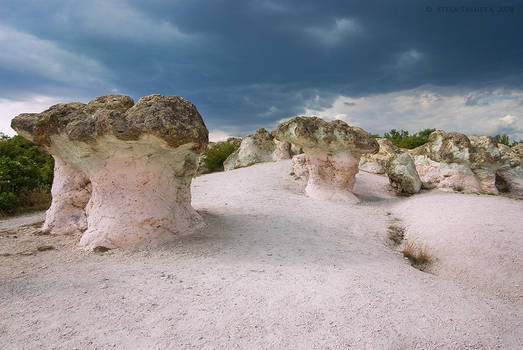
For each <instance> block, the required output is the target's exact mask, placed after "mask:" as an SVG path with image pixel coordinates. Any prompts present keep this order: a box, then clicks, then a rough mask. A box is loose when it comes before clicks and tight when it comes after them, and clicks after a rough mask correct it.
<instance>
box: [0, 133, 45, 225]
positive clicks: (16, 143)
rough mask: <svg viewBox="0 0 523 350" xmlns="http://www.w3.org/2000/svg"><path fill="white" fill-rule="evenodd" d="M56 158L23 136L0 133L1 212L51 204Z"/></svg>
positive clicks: (9, 213)
mask: <svg viewBox="0 0 523 350" xmlns="http://www.w3.org/2000/svg"><path fill="white" fill-rule="evenodd" d="M53 168H54V161H53V158H52V157H51V156H49V155H47V154H43V153H41V152H40V151H39V150H38V147H37V146H35V145H34V144H33V143H31V142H29V141H28V140H26V139H24V138H23V137H22V136H18V135H17V136H14V137H8V136H6V135H3V134H1V133H0V216H5V215H13V214H18V213H21V212H25V211H31V210H42V209H47V208H48V207H49V204H50V201H51V185H52V183H53Z"/></svg>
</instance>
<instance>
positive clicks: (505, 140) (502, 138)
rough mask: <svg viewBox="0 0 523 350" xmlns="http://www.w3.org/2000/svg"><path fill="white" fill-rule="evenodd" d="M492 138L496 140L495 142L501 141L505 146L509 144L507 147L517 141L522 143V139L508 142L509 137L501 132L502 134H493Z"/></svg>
mask: <svg viewBox="0 0 523 350" xmlns="http://www.w3.org/2000/svg"><path fill="white" fill-rule="evenodd" d="M494 138H495V139H496V142H497V143H502V144H504V145H506V146H509V147H514V146H516V145H517V144H518V143H522V142H523V141H522V140H519V142H517V141H512V142H510V138H509V137H508V135H507V134H503V135H499V134H498V135H496V136H494Z"/></svg>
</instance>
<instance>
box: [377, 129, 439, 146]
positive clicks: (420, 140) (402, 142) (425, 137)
mask: <svg viewBox="0 0 523 350" xmlns="http://www.w3.org/2000/svg"><path fill="white" fill-rule="evenodd" d="M434 131H436V129H425V130H422V131H419V132H417V133H414V134H412V135H409V132H408V131H406V130H400V131H398V130H396V129H392V130H391V131H389V132H386V133H385V134H383V137H385V138H387V139H389V140H390V141H391V142H392V143H393V144H394V145H396V146H398V147H401V148H408V149H412V148H416V147H418V146H421V145H424V144H426V143H427V142H428V141H429V135H430V134H431V133H432V132H434Z"/></svg>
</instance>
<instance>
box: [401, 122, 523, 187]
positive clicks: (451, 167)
mask: <svg viewBox="0 0 523 350" xmlns="http://www.w3.org/2000/svg"><path fill="white" fill-rule="evenodd" d="M501 148H503V147H501V146H500V145H498V144H497V143H496V141H495V140H494V139H493V138H492V137H488V136H470V137H467V136H466V135H463V134H460V133H455V132H449V133H446V132H444V131H441V130H438V131H434V132H433V133H432V134H430V136H429V141H428V143H426V144H425V145H422V146H420V147H418V148H415V149H414V150H411V151H410V152H409V153H410V154H411V155H412V156H413V158H414V162H415V164H416V169H417V171H418V174H419V176H420V178H421V180H422V182H423V184H424V186H427V187H430V186H433V187H437V188H439V189H442V190H447V191H459V192H465V193H485V194H498V193H499V191H500V189H499V188H498V187H503V186H505V185H506V184H504V182H507V181H508V182H511V183H513V185H512V187H511V188H512V189H513V190H507V191H511V192H512V191H514V192H518V190H517V188H518V186H519V185H518V182H519V181H521V179H520V177H521V176H520V175H519V170H518V169H516V168H517V166H515V165H514V166H511V165H510V161H509V162H508V163H507V161H506V159H507V157H508V156H507V155H506V156H505V160H504V158H503V155H502V152H501ZM511 152H512V153H513V154H514V155H512V156H510V157H512V158H513V159H515V158H514V157H515V154H516V152H513V151H511ZM505 153H507V152H505ZM512 163H513V164H515V160H513V161H512ZM503 172H505V176H504V177H503V179H502V178H500V176H502V174H503ZM505 177H506V178H507V179H509V180H505V179H504V178H505ZM507 186H508V185H507ZM507 188H508V187H507ZM504 190H505V189H503V191H504Z"/></svg>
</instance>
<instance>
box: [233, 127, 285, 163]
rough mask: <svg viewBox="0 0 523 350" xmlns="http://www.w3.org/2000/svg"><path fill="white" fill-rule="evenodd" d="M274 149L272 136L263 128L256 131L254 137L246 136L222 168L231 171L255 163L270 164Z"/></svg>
mask: <svg viewBox="0 0 523 350" xmlns="http://www.w3.org/2000/svg"><path fill="white" fill-rule="evenodd" d="M274 148H275V144H274V139H273V137H272V135H271V134H270V133H269V132H268V131H267V130H265V129H263V128H261V129H258V130H256V133H255V134H254V135H247V136H245V137H244V138H243V139H242V142H241V144H240V147H239V148H238V149H237V150H236V151H235V152H233V153H232V154H231V155H230V156H229V157H227V159H226V160H225V161H224V162H223V168H224V169H225V170H232V169H237V168H243V167H247V166H251V165H253V164H255V163H263V162H272V161H273V158H272V153H273V152H274Z"/></svg>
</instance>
